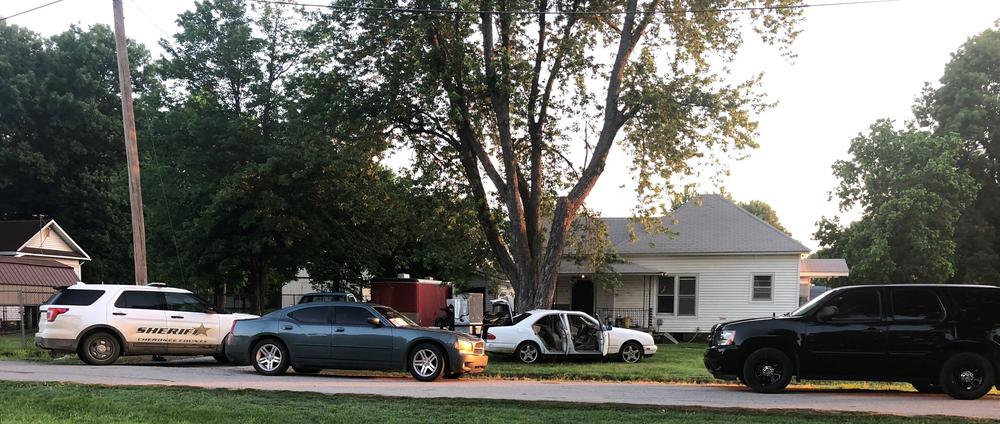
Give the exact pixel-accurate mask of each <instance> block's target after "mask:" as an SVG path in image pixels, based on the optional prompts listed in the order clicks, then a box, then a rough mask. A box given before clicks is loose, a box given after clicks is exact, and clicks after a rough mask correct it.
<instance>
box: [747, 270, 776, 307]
mask: <svg viewBox="0 0 1000 424" xmlns="http://www.w3.org/2000/svg"><path fill="white" fill-rule="evenodd" d="M773 297H774V276H773V275H771V274H763V275H754V276H753V298H752V299H753V300H764V301H769V300H771V299H773Z"/></svg>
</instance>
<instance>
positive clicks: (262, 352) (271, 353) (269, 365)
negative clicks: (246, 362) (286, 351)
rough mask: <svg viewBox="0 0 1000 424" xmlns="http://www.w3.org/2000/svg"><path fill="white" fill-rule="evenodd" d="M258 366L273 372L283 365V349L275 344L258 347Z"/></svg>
mask: <svg viewBox="0 0 1000 424" xmlns="http://www.w3.org/2000/svg"><path fill="white" fill-rule="evenodd" d="M256 356H257V358H256V359H257V366H259V367H260V369H262V370H264V371H267V372H271V371H274V370H276V369H278V367H279V366H280V365H281V349H279V348H278V346H277V345H274V344H270V343H268V344H266V345H263V346H261V347H260V348H259V349H257V355H256Z"/></svg>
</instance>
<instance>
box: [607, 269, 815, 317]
mask: <svg viewBox="0 0 1000 424" xmlns="http://www.w3.org/2000/svg"><path fill="white" fill-rule="evenodd" d="M626 259H627V260H629V261H630V262H633V263H635V264H636V265H639V266H642V267H646V268H650V269H653V270H656V271H659V272H662V273H663V274H668V275H695V276H697V278H698V283H697V284H698V285H697V306H696V312H695V314H696V315H695V316H691V317H678V316H673V315H668V314H656V315H654V316H653V326H654V328H655V329H656V331H657V332H680V333H694V332H701V333H705V332H707V331H709V330H710V329H711V328H712V326H713V325H715V324H717V323H719V322H723V321H730V320H735V319H742V318H752V317H760V316H769V315H771V314H772V313H775V314H783V313H785V312H789V311H792V310H794V309H795V308H796V307H798V304H799V256H798V255H728V256H630V257H628V258H626ZM754 274H771V275H774V292H773V299H772V300H771V301H752V300H750V298H751V287H752V285H753V275H754ZM643 286H644V285H643V280H642V277H625V280H624V281H623V287H622V288H621V289H619V290H618V293H617V296H616V297H615V302H614V306H615V307H616V308H641V307H646V305H645V304H644V302H643V291H644V289H643ZM647 288H648V289H649V295H650V296H655V294H656V284H653V285H652V287H648V285H647ZM651 299H652V300H651V305H652V306H653V308H654V309H655V308H656V299H655V297H653V298H651ZM654 312H655V311H654ZM658 322H660V323H659V324H658Z"/></svg>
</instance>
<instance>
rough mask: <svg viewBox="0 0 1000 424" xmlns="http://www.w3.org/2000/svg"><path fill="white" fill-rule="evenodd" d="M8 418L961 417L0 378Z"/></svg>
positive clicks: (886, 422)
mask: <svg viewBox="0 0 1000 424" xmlns="http://www.w3.org/2000/svg"><path fill="white" fill-rule="evenodd" d="M0 399H3V400H4V401H3V402H0V422H4V423H7V422H11V423H73V424H77V423H91V422H94V423H101V424H112V423H272V422H281V423H283V424H294V423H318V422H334V423H352V424H353V423H367V422H379V423H396V422H406V423H434V424H440V423H462V424H465V423H503V424H510V423H621V422H635V423H639V422H641V423H695V422H696V423H720V424H723V423H724V424H729V423H733V422H739V423H762V424H763V423H776V424H782V423H827V422H844V423H872V424H876V423H877V424H895V423H930V422H935V423H965V422H976V421H971V420H961V419H952V418H941V417H934V418H904V417H895V416H883V415H870V414H848V413H831V412H809V411H749V410H733V409H700V408H682V407H678V408H655V407H644V406H608V405H586V404H573V403H554V402H514V401H496V400H475V399H410V398H386V397H376V396H353V395H335V396H334V395H323V394H318V393H295V392H265V391H253V390H238V391H231V390H222V389H198V388H188V387H121V386H86V385H76V384H55V383H15V382H3V381H0Z"/></svg>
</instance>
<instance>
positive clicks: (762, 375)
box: [754, 360, 783, 385]
mask: <svg viewBox="0 0 1000 424" xmlns="http://www.w3.org/2000/svg"><path fill="white" fill-rule="evenodd" d="M754 371H755V372H754V377H756V379H757V381H759V382H761V383H764V384H768V385H770V384H774V383H777V382H778V380H781V374H782V371H783V370H782V368H781V364H779V363H777V362H774V361H767V360H765V361H760V362H759V363H758V364H757V366H756V367H755V368H754Z"/></svg>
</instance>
